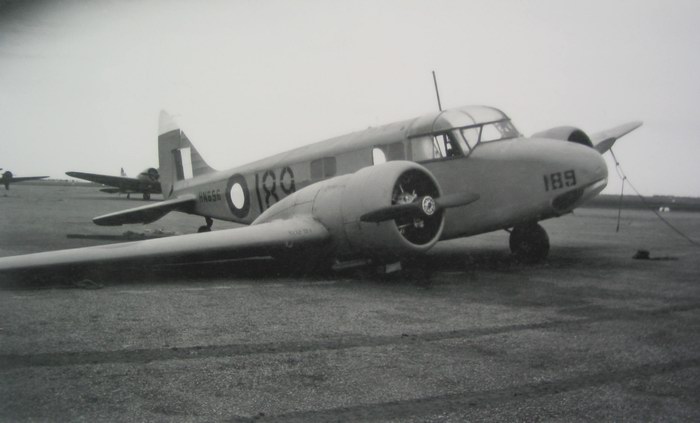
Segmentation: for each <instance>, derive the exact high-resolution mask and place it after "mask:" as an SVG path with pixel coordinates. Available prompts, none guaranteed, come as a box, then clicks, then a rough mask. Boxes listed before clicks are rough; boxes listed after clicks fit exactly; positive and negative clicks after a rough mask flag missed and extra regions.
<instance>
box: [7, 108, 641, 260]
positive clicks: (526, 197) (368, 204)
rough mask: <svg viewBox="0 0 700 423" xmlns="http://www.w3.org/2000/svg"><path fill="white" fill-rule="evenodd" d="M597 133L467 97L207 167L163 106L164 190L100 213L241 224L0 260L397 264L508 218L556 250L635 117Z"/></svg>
mask: <svg viewBox="0 0 700 423" xmlns="http://www.w3.org/2000/svg"><path fill="white" fill-rule="evenodd" d="M640 125H641V122H632V123H628V124H625V125H622V126H619V127H616V128H613V129H611V130H608V131H604V132H600V133H597V134H594V135H592V136H590V137H589V136H588V135H586V133H584V132H583V131H581V130H580V129H577V128H574V127H569V126H566V127H557V128H552V129H548V130H546V131H543V132H539V133H537V134H534V135H533V136H531V137H530V138H526V137H524V136H523V135H521V134H520V132H518V130H517V129H516V128H515V126H514V125H513V123H512V122H511V120H510V119H509V118H508V116H506V115H505V114H504V113H503V112H501V111H500V110H498V109H495V108H491V107H485V106H471V107H462V108H455V109H449V110H445V111H441V112H435V113H429V114H426V115H424V116H421V117H418V118H414V119H410V120H405V121H401V122H396V123H391V124H388V125H384V126H380V127H376V128H369V129H366V130H363V131H359V132H355V133H351V134H349V135H344V136H340V137H337V138H333V139H330V140H326V141H322V142H319V143H315V144H311V145H308V146H306V147H301V148H297V149H294V150H291V151H288V152H286V153H281V154H278V155H275V156H272V157H269V158H266V159H263V160H259V161H256V162H253V163H250V164H247V165H244V166H240V167H237V168H233V169H230V170H226V171H216V170H214V169H212V168H211V167H210V166H209V165H207V163H206V162H205V161H204V159H203V158H202V157H201V156H200V154H199V153H198V151H197V149H196V148H195V147H194V145H193V144H192V143H191V142H190V140H189V139H188V138H187V136H186V135H185V133H184V132H183V131H182V130H181V129H180V128H179V127H178V126H177V125H176V124H175V123H174V122H173V120H172V119H171V117H170V116H169V115H168V114H166V113H164V112H162V113H161V117H160V131H159V137H158V154H159V166H160V172H161V178H160V183H161V186H162V189H163V194H164V197H165V200H164V201H162V202H158V203H154V204H148V205H145V206H141V207H137V208H133V209H129V210H125V211H119V212H116V213H111V214H107V215H104V216H100V217H96V218H95V219H94V222H95V223H96V224H98V225H122V224H128V223H149V222H153V221H155V220H157V219H159V218H161V217H162V216H164V215H165V214H167V213H169V212H171V211H181V212H186V213H190V214H196V215H201V216H204V217H205V218H206V219H207V226H206V227H203V228H200V229H204V230H207V229H209V228H210V227H211V219H212V218H215V219H223V220H229V221H234V222H239V223H242V224H246V225H249V226H247V227H242V228H234V229H226V230H221V231H214V232H206V233H197V234H189V235H181V236H174V237H169V238H163V239H155V240H146V241H137V242H131V243H126V244H119V245H104V246H96V247H87V248H78V249H71V250H61V251H54V252H44V253H37V254H30V255H24V256H16V257H6V258H2V259H0V270H3V269H4V270H8V269H37V268H40V267H45V266H60V265H70V266H74V265H80V264H91V263H96V262H118V261H147V262H150V263H153V262H154V261H155V262H158V263H168V262H182V261H186V262H193V261H200V260H201V261H205V260H215V259H221V258H244V257H253V256H273V257H279V258H290V257H296V258H298V259H299V260H303V261H305V262H309V261H312V260H314V261H317V262H318V263H320V264H322V265H324V266H332V267H333V268H335V269H341V268H347V267H351V266H360V265H367V264H377V265H378V267H383V268H384V269H387V270H388V269H396V268H400V267H401V266H400V264H401V262H402V261H405V260H410V259H411V258H413V257H415V256H417V255H421V254H424V253H426V252H427V251H428V250H430V248H431V247H432V246H434V245H435V243H436V242H438V241H439V240H447V239H452V238H458V237H466V236H470V235H476V234H481V233H485V232H490V231H495V230H501V229H505V230H507V231H509V232H510V248H511V250H512V252H513V253H514V254H515V255H516V256H518V257H521V258H522V259H524V260H526V261H536V260H541V259H543V258H544V257H546V255H547V253H548V252H549V237H548V235H547V233H546V232H545V230H544V229H543V228H542V227H541V226H540V225H539V224H538V223H537V222H538V221H540V220H543V219H548V218H551V217H556V216H561V215H563V214H566V213H569V212H571V211H572V210H573V209H574V208H576V207H577V206H579V205H581V204H582V203H583V202H585V201H586V200H588V199H590V198H592V197H593V196H595V195H597V194H598V193H599V192H600V191H601V190H602V189H603V188H604V187H605V185H606V183H607V177H608V170H607V166H606V163H605V161H604V160H603V157H602V155H601V154H602V153H604V152H606V151H607V150H608V149H610V147H611V146H612V145H613V143H614V142H615V140H616V139H618V138H619V137H621V136H623V135H625V134H627V133H628V132H630V131H632V130H634V129H635V128H637V127H639V126H640Z"/></svg>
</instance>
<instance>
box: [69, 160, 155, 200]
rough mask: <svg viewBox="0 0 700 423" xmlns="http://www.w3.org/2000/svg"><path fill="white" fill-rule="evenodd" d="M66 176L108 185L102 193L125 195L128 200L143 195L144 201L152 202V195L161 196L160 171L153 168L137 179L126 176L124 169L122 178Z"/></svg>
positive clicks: (88, 175) (81, 175)
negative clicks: (132, 195)
mask: <svg viewBox="0 0 700 423" xmlns="http://www.w3.org/2000/svg"><path fill="white" fill-rule="evenodd" d="M66 175H68V176H72V177H74V178H79V179H84V180H86V181H90V182H96V183H98V184H102V185H107V186H108V188H102V189H100V191H102V192H106V193H109V194H116V193H124V194H126V198H129V197H130V196H131V194H143V199H144V200H150V199H151V194H160V192H161V191H160V182H158V179H159V178H160V175H159V174H158V169H155V168H152V167H150V168H148V169H146V170H144V171H143V172H141V173H139V175H138V176H137V177H135V178H130V177H128V176H126V173H125V172H124V169H122V170H121V176H112V175H100V174H98V173H85V172H66Z"/></svg>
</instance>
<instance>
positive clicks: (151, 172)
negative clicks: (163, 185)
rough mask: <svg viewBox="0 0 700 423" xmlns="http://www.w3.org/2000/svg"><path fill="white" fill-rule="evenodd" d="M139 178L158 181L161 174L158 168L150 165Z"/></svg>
mask: <svg viewBox="0 0 700 423" xmlns="http://www.w3.org/2000/svg"><path fill="white" fill-rule="evenodd" d="M138 178H139V179H141V180H143V181H146V182H158V179H160V174H158V169H156V168H154V167H149V168H148V169H145V170H144V171H143V172H141V173H140V174H139V177H138Z"/></svg>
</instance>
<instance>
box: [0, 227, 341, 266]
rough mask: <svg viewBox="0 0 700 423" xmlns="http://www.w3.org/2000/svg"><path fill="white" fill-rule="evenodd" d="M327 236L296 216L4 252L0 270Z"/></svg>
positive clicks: (152, 258)
mask: <svg viewBox="0 0 700 423" xmlns="http://www.w3.org/2000/svg"><path fill="white" fill-rule="evenodd" d="M329 239H330V235H329V233H328V230H327V229H326V228H325V226H323V225H322V224H321V223H319V222H318V221H316V220H314V219H312V218H310V217H297V218H292V219H287V220H275V221H271V222H268V223H261V224H259V225H251V226H245V227H241V228H234V229H225V230H221V231H213V232H203V233H196V234H189V235H180V236H173V237H166V238H158V239H150V240H146V241H132V242H124V243H120V244H108V245H99V246H94V247H84V248H74V249H70V250H59V251H47V252H43V253H35V254H27V255H21V256H15V257H3V258H0V272H3V271H4V272H8V271H10V272H13V271H29V270H31V271H34V270H37V269H41V268H47V267H61V266H88V265H91V264H96V263H100V264H113V263H118V262H124V261H129V262H139V261H142V262H148V263H156V264H168V263H194V262H201V261H211V260H223V259H236V258H249V257H261V256H269V255H271V254H274V253H275V252H277V251H284V250H287V249H289V248H292V246H294V247H295V248H296V247H299V246H312V245H316V244H321V243H323V242H325V241H327V240H329Z"/></svg>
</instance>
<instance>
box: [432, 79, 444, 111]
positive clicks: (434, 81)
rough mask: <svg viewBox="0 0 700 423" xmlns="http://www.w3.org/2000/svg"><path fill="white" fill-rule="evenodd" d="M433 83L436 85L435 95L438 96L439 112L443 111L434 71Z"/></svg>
mask: <svg viewBox="0 0 700 423" xmlns="http://www.w3.org/2000/svg"><path fill="white" fill-rule="evenodd" d="M433 83H434V84H435V94H436V95H437V102H438V110H440V111H442V104H441V103H440V90H438V84H437V77H436V76H435V71H433Z"/></svg>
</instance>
